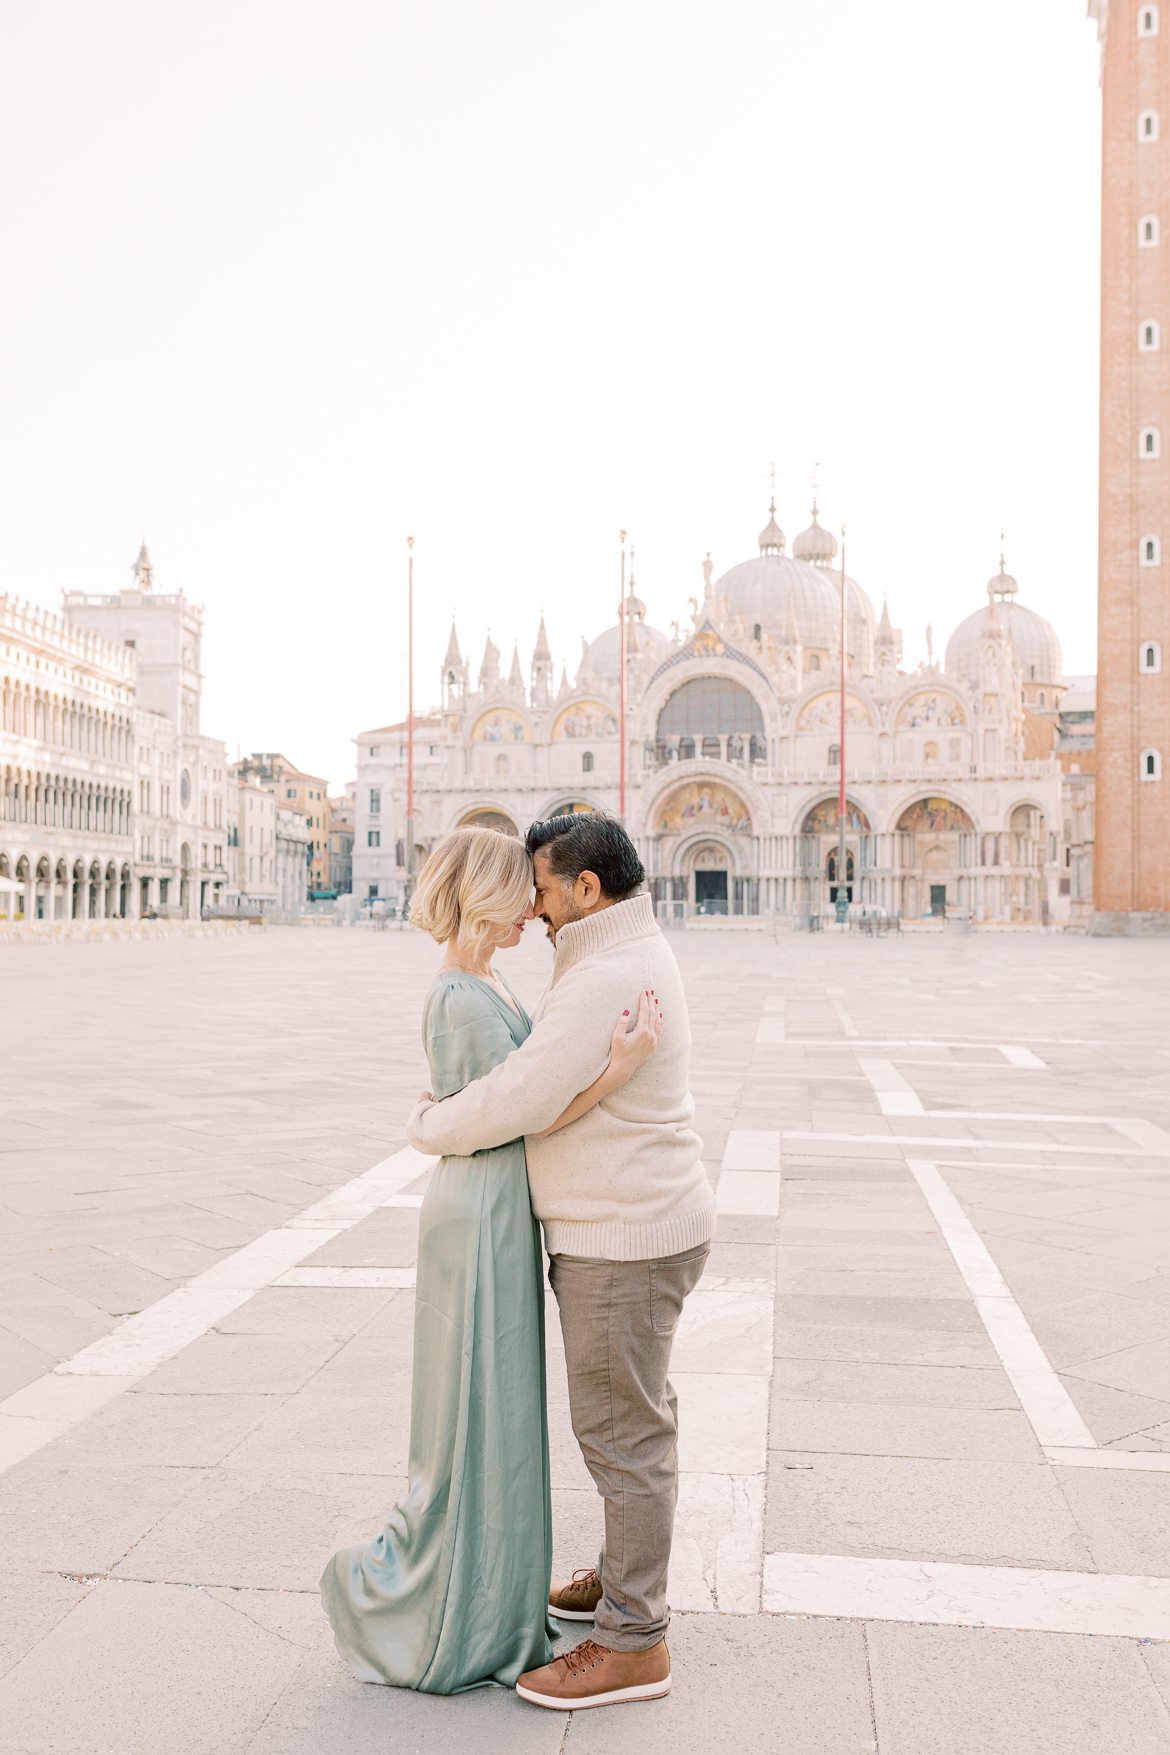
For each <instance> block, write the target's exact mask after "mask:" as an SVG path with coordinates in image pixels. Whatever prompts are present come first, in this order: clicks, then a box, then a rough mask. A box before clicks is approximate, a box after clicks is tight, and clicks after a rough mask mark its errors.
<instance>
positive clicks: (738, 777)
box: [353, 504, 1091, 924]
mask: <svg viewBox="0 0 1170 1755" xmlns="http://www.w3.org/2000/svg"><path fill="white" fill-rule="evenodd" d="M756 547H757V552H756V553H755V554H753V555H751V556H750V558H749V559H747V560H744V561H742V562H740V563H739V564H738V565H736V566H733V567H732V568H731V569H730V570H729V571H727V572H725V573H723V574H722V576H720V577H715V576H714V569H713V567H712V565H711V563H710V558H709V557H708V560H707V562H706V563H705V565H704V569H703V597H702V600H701V601H700V600H699V599H698V598H692V599H691V600H690V603H691V611H692V614H691V617H690V625H689V627H687V628H685V629H684V628H683V627H682V626H681V625H680V624H675V625H674V627H673V628H672V631H671V633H670V634H666V633H664V632H662V631H660V630H658V629H656V628H653V627H652V626H650V625H649V623H648V622H647V619H646V611H645V607H644V605H643V604H642V602H641V600H640V599H639V598H638V596H637V589H636V586H633V588H632V589H631V591H630V593H629V594H628V595H627V598H626V603H625V615H626V621H627V626H626V635H627V637H626V651H627V658H626V662H627V666H628V674H627V719H628V732H627V734H628V751H627V762H628V784H627V800H626V822H627V826H628V828H629V829H630V832H631V834H632V835H633V837H634V839H635V841H636V842H637V845H638V848H639V852H640V854H641V857H642V860H643V863H644V864H645V866H646V871H647V874H648V876H649V879H650V883H651V887H652V891H653V894H654V898H655V901H656V903H657V905H658V908H659V913H660V916H661V917H662V918H664V919H672V918H673V919H683V918H687V917H690V916H693V915H696V914H698V915H715V914H726V915H731V916H760V915H791V916H798V917H803V918H805V919H808V918H810V917H815V916H818V915H821V914H823V913H825V912H826V911H827V910H828V909H829V908H830V906H831V904H832V902H833V901H834V900H835V897H836V894H837V887H838V883H839V882H840V881H843V882H844V885H845V889H846V893H847V896H848V899H849V901H850V902H851V904H853V905H854V907H855V908H865V909H872V910H875V911H877V910H880V911H883V912H885V913H887V914H889V915H898V916H901V917H902V918H903V919H907V920H910V919H916V918H921V917H924V916H935V917H939V916H952V917H954V916H960V917H963V918H966V919H970V920H972V921H976V922H1031V923H1036V924H1059V923H1064V924H1078V923H1079V921H1080V917H1081V916H1082V915H1084V914H1086V913H1087V911H1088V908H1089V906H1090V900H1091V899H1090V898H1089V897H1088V896H1087V895H1086V896H1079V895H1077V894H1074V893H1073V891H1074V888H1075V886H1074V884H1073V883H1072V881H1071V880H1070V876H1069V853H1068V849H1067V848H1066V847H1065V845H1064V839H1065V837H1064V822H1065V810H1064V802H1063V801H1064V793H1065V790H1066V789H1067V786H1068V784H1069V770H1070V767H1071V768H1072V769H1073V770H1075V772H1076V774H1077V777H1078V779H1083V776H1081V773H1080V770H1081V766H1082V764H1081V763H1079V762H1076V763H1072V764H1070V763H1069V761H1068V760H1067V756H1065V757H1063V758H1062V752H1061V741H1062V721H1061V709H1062V703H1063V700H1064V697H1065V693H1066V686H1067V685H1066V681H1065V679H1064V677H1063V675H1062V661H1061V651H1060V643H1059V640H1058V638H1057V636H1056V633H1055V631H1054V630H1053V628H1052V627H1051V625H1050V624H1049V623H1048V622H1047V621H1045V620H1044V619H1043V617H1041V616H1039V615H1038V614H1036V612H1035V611H1033V610H1030V609H1028V608H1027V607H1026V606H1025V605H1024V604H1023V603H1022V602H1021V601H1020V594H1019V589H1018V586H1017V583H1016V580H1015V579H1014V578H1013V577H1012V576H1011V575H1010V574H1009V573H1008V572H1007V570H1006V568H1005V566H1004V563H1003V560H1002V557H1001V561H1000V568H999V571H998V572H997V573H995V574H994V575H993V576H992V578H991V579H990V580H989V582H988V585H987V588H986V594H985V595H984V596H983V598H982V601H980V602H979V603H977V604H975V605H974V606H973V608H972V613H971V614H969V615H968V616H967V617H966V618H965V619H964V620H963V621H962V622H961V623H960V624H959V626H958V627H957V628H956V629H955V630H954V632H953V633H952V634H951V637H950V639H949V641H948V642H947V646H946V650H945V654H944V655H943V659H942V662H941V663H940V662H939V661H938V659H937V658H936V657H935V656H934V654H933V650H932V651H931V656H930V658H929V661H928V662H927V663H926V664H924V665H920V666H918V667H916V668H915V669H913V670H907V669H905V668H904V667H903V663H902V639H901V634H900V632H899V631H898V629H896V628H895V627H894V626H893V625H892V623H891V620H890V615H889V610H888V607H887V606H886V605H884V604H883V606H882V609H881V612H880V614H878V613H877V612H876V611H875V607H874V604H873V603H872V601H871V600H870V598H869V597H868V596H867V594H866V592H865V590H864V589H863V587H862V586H861V585H860V584H859V583H858V582H857V581H856V580H855V579H852V578H849V577H845V579H844V598H845V618H844V620H845V642H844V644H845V705H844V718H845V731H844V752H843V751H842V735H841V701H840V650H841V622H842V617H841V609H840V604H841V596H842V572H841V569H840V567H839V565H838V549H837V542H836V539H835V537H834V536H833V535H832V533H831V532H830V531H828V530H826V529H825V528H824V527H823V526H822V525H821V523H820V521H819V518H818V515H817V508H816V506H815V505H814V507H813V513H812V521H811V523H810V525H809V527H808V528H807V529H806V530H804V531H803V532H802V533H801V534H800V535H799V536H798V537H797V538H796V539H795V541H794V542H793V543H792V544H791V547H789V544H788V542H787V539H786V537H785V534H784V532H783V530H782V529H781V528H780V526H779V524H778V523H777V519H776V509H775V505H774V504H773V506H772V507H771V509H770V514H769V518H768V522H767V524H766V525H765V527H764V529H763V530H762V531H761V532H760V535H759V538H758V542H757V545H756ZM620 616H621V611H620V609H619V621H618V622H617V623H616V624H615V625H614V626H612V627H609V628H607V629H605V630H604V631H603V632H602V633H600V634H599V635H598V636H597V637H596V638H595V639H593V640H592V641H590V642H588V643H586V644H585V645H584V648H583V651H582V654H581V659H580V664H579V667H578V670H577V674H576V676H575V678H573V679H572V680H570V678H569V676H568V674H567V672H564V671H562V674H561V677H560V680H559V682H558V680H557V678H556V676H555V674H554V669H553V661H552V655H551V652H550V651H549V645H548V640H547V638H546V636H545V631H544V625H543V622H542V623H541V626H540V630H539V633H538V636H537V639H536V644H535V649H534V651H533V653H532V658H531V663H530V666H529V669H528V674H527V676H526V675H525V673H524V670H523V667H522V665H521V662H520V657H519V653H518V651H516V652H514V654H513V658H512V663H511V667H510V669H509V671H508V672H507V673H505V672H504V671H503V669H502V668H501V664H500V654H499V651H498V649H497V647H496V646H495V645H494V643H493V642H492V641H491V639H490V638H489V640H488V643H487V647H486V649H485V651H484V654H483V659H482V661H481V663H480V666H479V669H478V673H476V674H474V675H473V673H472V669H471V666H470V665H469V663H468V662H467V660H466V659H465V658H464V656H463V653H462V651H461V649H460V644H459V639H458V635H457V632H456V630H455V628H454V627H453V628H452V630H451V637H450V641H449V644H448V648H447V654H446V658H445V660H444V663H443V666H442V672H441V683H440V699H439V703H438V706H437V707H435V708H434V709H433V710H431V711H428V712H427V713H425V714H420V715H416V718H415V722H414V724H415V819H414V846H415V862H416V868H417V865H418V864H419V863H421V860H422V859H423V858H425V855H426V853H427V851H428V850H429V848H430V847H431V846H432V845H433V844H434V842H435V841H436V840H437V839H438V838H439V837H440V836H441V835H443V834H445V833H446V832H447V831H448V830H450V829H452V828H455V827H457V826H458V825H460V824H464V823H485V824H490V825H494V826H496V827H498V828H501V829H506V830H508V831H510V832H519V833H522V832H523V830H524V827H525V826H526V824H527V823H528V822H530V821H531V820H532V819H533V818H536V817H544V816H549V815H552V814H553V813H555V812H558V811H580V810H605V811H608V812H611V813H614V814H616V813H617V812H618V811H619V806H620V791H619V788H620V764H621V746H620V741H619V739H620V732H619V697H620V667H621V648H622V638H621V621H620ZM1082 694H1083V690H1082ZM1082 741H1083V740H1082ZM355 744H356V748H357V819H356V824H355V840H354V860H353V866H354V891H355V894H356V896H357V897H359V898H362V899H367V900H370V901H375V902H384V901H388V902H389V903H390V904H391V905H395V904H397V903H399V902H400V901H401V898H402V895H403V891H404V887H405V880H406V875H407V874H406V866H405V861H406V856H407V855H406V823H405V802H406V801H405V779H406V726H405V725H404V724H395V725H389V726H382V727H379V728H376V729H375V730H372V731H368V732H363V733H362V734H361V736H360V737H359V738H357V739H355ZM842 759H844V766H845V776H846V797H847V834H846V858H845V870H844V872H843V873H839V872H838V859H839V832H838V793H839V782H840V775H841V765H842Z"/></svg>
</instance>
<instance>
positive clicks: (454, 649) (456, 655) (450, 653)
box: [443, 616, 463, 670]
mask: <svg viewBox="0 0 1170 1755" xmlns="http://www.w3.org/2000/svg"><path fill="white" fill-rule="evenodd" d="M462 663H463V654H462V652H461V651H460V650H459V635H458V634H457V633H456V632H455V617H454V616H452V617H451V638H450V639H449V640H448V641H447V656H446V658H444V660H443V664H444V665H445V666H446V668H447V669H449V670H458V669H459V666H460V665H461V664H462Z"/></svg>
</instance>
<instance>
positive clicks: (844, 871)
mask: <svg viewBox="0 0 1170 1755" xmlns="http://www.w3.org/2000/svg"><path fill="white" fill-rule="evenodd" d="M847 644H848V616H847V612H846V605H845V526H844V525H842V526H841V724H840V730H839V733H838V736H839V739H840V742H839V746H838V750H839V755H838V776H837V782H838V783H837V902H836V908H837V922H838V924H839V925H841V926H844V924H845V921H846V919H847V918H848V915H849V891H848V888H847V887H846V877H847V875H848V869H849V868H848V857H849V855H848V852H847V850H846V847H845V818H846V804H845V663H846V657H845V651H846V646H847Z"/></svg>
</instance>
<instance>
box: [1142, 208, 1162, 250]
mask: <svg viewBox="0 0 1170 1755" xmlns="http://www.w3.org/2000/svg"><path fill="white" fill-rule="evenodd" d="M1161 241H1162V227H1161V225H1160V224H1159V221H1158V216H1157V214H1156V213H1143V214H1142V217H1141V218H1140V219H1139V220H1138V249H1139V250H1153V249H1156V248H1157V246H1158V245H1159V244H1160V243H1161Z"/></svg>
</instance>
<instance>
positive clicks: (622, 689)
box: [618, 530, 629, 824]
mask: <svg viewBox="0 0 1170 1755" xmlns="http://www.w3.org/2000/svg"><path fill="white" fill-rule="evenodd" d="M618 535H619V536H620V538H621V544H622V607H621V624H622V625H621V628H620V630H619V634H620V649H621V657H620V661H619V662H620V664H621V683H620V686H619V690H618V725H619V727H620V730H621V740H622V748H621V782H620V785H619V788H618V799H619V802H618V815H619V816H620V817H621V820H622V822H623V824H624V823H625V820H626V761H627V756H628V750H627V747H626V746H627V744H628V743H629V738H628V737H627V735H626V659H627V657H628V654H629V629H628V625H627V618H626V533H625V531H624V530H620V531H619V532H618Z"/></svg>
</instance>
